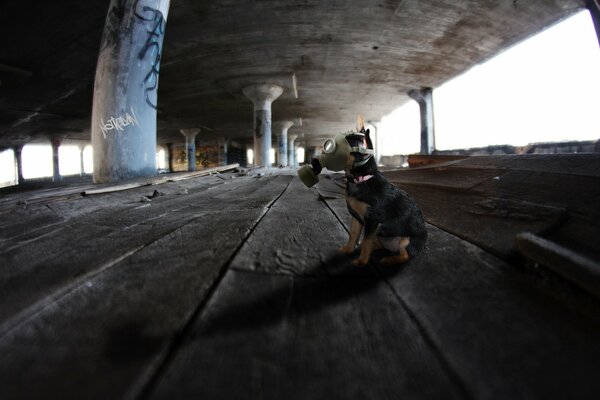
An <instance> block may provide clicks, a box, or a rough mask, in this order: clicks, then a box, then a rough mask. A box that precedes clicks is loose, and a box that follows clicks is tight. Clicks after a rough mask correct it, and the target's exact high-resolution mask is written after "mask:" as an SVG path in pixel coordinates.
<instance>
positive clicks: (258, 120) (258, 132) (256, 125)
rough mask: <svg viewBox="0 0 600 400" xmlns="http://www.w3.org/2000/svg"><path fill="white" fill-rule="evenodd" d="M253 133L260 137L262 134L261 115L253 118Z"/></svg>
mask: <svg viewBox="0 0 600 400" xmlns="http://www.w3.org/2000/svg"><path fill="white" fill-rule="evenodd" d="M254 135H255V136H256V137H257V138H261V137H262V135H263V131H262V117H261V116H260V115H257V116H256V118H254Z"/></svg>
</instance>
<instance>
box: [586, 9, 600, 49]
mask: <svg viewBox="0 0 600 400" xmlns="http://www.w3.org/2000/svg"><path fill="white" fill-rule="evenodd" d="M585 6H586V7H587V9H588V10H589V12H590V15H591V16H592V21H593V22H594V28H595V29H596V37H597V38H598V45H600V0H586V2H585Z"/></svg>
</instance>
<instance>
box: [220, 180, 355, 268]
mask: <svg viewBox="0 0 600 400" xmlns="http://www.w3.org/2000/svg"><path fill="white" fill-rule="evenodd" d="M347 241H348V233H347V231H346V230H345V229H344V227H343V226H342V225H341V224H340V223H339V222H338V221H337V219H336V218H335V216H334V215H333V214H332V213H331V211H330V210H329V208H328V207H327V206H326V205H325V204H324V203H323V201H321V200H320V199H319V196H318V193H317V192H316V190H315V189H308V188H307V187H305V186H304V185H303V184H302V182H301V181H300V180H299V179H298V178H297V177H295V178H294V180H293V181H292V183H291V184H290V187H289V188H288V189H287V190H286V192H285V193H284V194H283V196H282V198H281V201H278V202H277V204H275V206H274V207H273V208H272V209H271V211H270V212H269V214H268V215H267V216H266V217H265V218H264V220H263V221H262V222H261V224H260V225H259V226H258V228H257V230H256V232H254V234H253V235H252V236H251V237H250V238H249V239H248V241H247V242H246V244H245V245H244V247H243V248H242V249H241V251H240V253H239V254H238V255H237V256H236V258H235V260H234V261H233V263H232V266H231V267H232V268H233V269H243V270H249V271H257V272H267V273H286V274H294V275H328V274H330V273H332V270H333V271H335V269H336V266H339V263H344V262H346V260H347V257H342V256H340V255H339V254H338V249H339V248H340V247H342V246H343V245H344V244H345V243H346V242H347ZM361 271H367V269H363V270H361Z"/></svg>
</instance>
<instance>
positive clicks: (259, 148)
mask: <svg viewBox="0 0 600 400" xmlns="http://www.w3.org/2000/svg"><path fill="white" fill-rule="evenodd" d="M242 92H243V93H244V95H245V96H246V97H247V98H249V99H250V100H251V101H252V103H253V104H254V165H255V166H261V167H265V168H270V167H271V162H270V160H269V150H270V149H271V104H272V103H273V101H274V100H275V99H277V98H278V97H279V96H281V94H282V93H283V88H282V87H281V86H278V85H273V84H269V83H263V84H257V85H250V86H246V87H245V88H244V89H243V91H242Z"/></svg>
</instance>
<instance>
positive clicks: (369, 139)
mask: <svg viewBox="0 0 600 400" xmlns="http://www.w3.org/2000/svg"><path fill="white" fill-rule="evenodd" d="M370 133H371V130H370V129H367V130H366V131H365V139H366V140H367V149H371V150H373V142H372V141H371V135H369V134H370Z"/></svg>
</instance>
